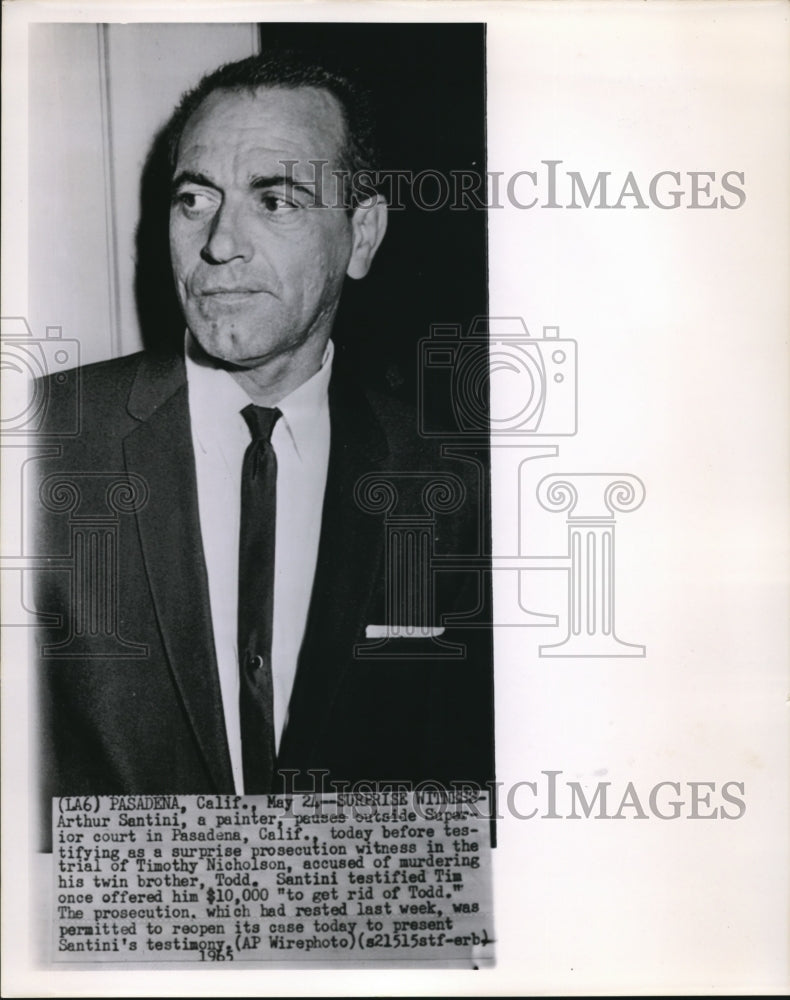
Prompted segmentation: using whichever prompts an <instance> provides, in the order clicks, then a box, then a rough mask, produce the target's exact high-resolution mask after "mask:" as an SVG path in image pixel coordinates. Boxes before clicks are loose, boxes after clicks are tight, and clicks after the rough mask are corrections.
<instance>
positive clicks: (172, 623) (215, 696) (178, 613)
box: [124, 356, 234, 792]
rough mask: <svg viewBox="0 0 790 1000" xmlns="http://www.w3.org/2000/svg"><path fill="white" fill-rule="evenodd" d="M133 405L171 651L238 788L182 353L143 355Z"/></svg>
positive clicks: (218, 757) (207, 748)
mask: <svg viewBox="0 0 790 1000" xmlns="http://www.w3.org/2000/svg"><path fill="white" fill-rule="evenodd" d="M128 408H129V412H130V413H131V414H132V416H133V417H135V418H136V419H137V420H139V421H140V423H139V425H138V426H137V427H136V428H135V429H134V430H133V431H132V432H131V433H130V434H129V435H128V436H127V437H126V439H125V441H124V455H125V459H126V468H127V471H128V472H130V473H131V472H134V473H136V474H137V475H139V476H142V478H143V480H144V481H145V482H146V484H147V485H148V488H149V491H150V495H149V498H148V502H147V503H146V504H145V505H144V506H143V508H142V509H141V510H139V511H138V512H137V515H136V517H137V525H138V530H139V533H140V542H141V546H142V551H143V559H144V562H145V567H146V573H147V575H148V583H149V587H150V589H151V595H152V598H153V602H154V606H155V609H156V616H157V620H158V622H159V627H160V630H161V633H162V638H163V642H164V646H165V651H166V654H167V657H168V660H169V664H170V669H171V670H172V673H173V678H174V680H175V684H176V687H177V689H178V691H179V693H180V696H181V699H182V701H183V704H184V708H185V710H186V714H187V718H188V719H189V722H190V725H191V727H192V730H193V732H194V735H195V739H196V741H197V744H198V746H199V748H200V752H201V754H202V756H203V758H204V761H205V764H206V767H207V769H208V771H209V773H210V774H211V776H212V778H213V781H214V783H215V785H216V790H217V791H230V792H232V791H233V787H234V786H233V776H232V771H231V765H230V754H229V751H228V744H227V737H226V734H225V722H224V716H223V712H222V695H221V691H220V686H219V675H218V670H217V662H216V654H215V647H214V635H213V629H212V625H211V615H210V611H209V609H210V603H209V592H208V581H207V577H206V567H205V562H204V558H203V545H202V541H201V535H200V518H199V512H198V501H197V483H196V479H195V462H194V455H193V451H192V438H191V431H190V423H189V404H188V394H187V382H186V373H185V370H184V363H183V359H181V358H179V357H172V358H154V357H150V356H143V358H142V360H141V363H140V368H139V370H138V375H137V378H136V380H135V383H134V385H133V387H132V391H131V393H130V395H129V404H128Z"/></svg>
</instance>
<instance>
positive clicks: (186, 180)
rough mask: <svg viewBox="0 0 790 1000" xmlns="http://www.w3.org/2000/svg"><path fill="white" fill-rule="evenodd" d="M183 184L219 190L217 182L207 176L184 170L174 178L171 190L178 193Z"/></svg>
mask: <svg viewBox="0 0 790 1000" xmlns="http://www.w3.org/2000/svg"><path fill="white" fill-rule="evenodd" d="M182 184H198V185H200V187H210V188H214V189H215V190H219V189H218V187H217V184H216V182H215V181H213V180H212V179H211V178H210V177H207V176H206V175H205V174H201V173H198V172H195V171H194V170H182V171H181V173H180V174H176V176H175V177H174V178H173V183H172V184H171V188H172V190H173V191H177V190H178V189H179V188H180V187H181V185H182Z"/></svg>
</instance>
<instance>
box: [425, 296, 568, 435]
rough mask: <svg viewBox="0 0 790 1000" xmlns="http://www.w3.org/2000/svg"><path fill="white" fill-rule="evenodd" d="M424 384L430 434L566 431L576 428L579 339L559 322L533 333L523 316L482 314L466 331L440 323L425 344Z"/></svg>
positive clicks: (503, 433) (543, 433) (552, 432)
mask: <svg viewBox="0 0 790 1000" xmlns="http://www.w3.org/2000/svg"><path fill="white" fill-rule="evenodd" d="M418 385H419V396H418V406H419V421H420V424H419V426H420V432H421V434H423V435H425V436H426V437H442V438H445V439H453V438H468V437H470V436H480V435H485V436H489V435H490V436H492V437H499V436H506V437H518V438H524V437H530V438H531V437H561V436H569V435H573V434H575V433H576V430H577V424H578V386H577V345H576V341H575V340H567V339H564V338H561V337H560V334H559V328H558V327H556V326H546V327H543V331H542V336H541V337H533V336H532V335H531V334H530V332H529V330H528V329H527V325H526V323H525V322H524V320H523V319H522V318H521V317H520V316H492V317H486V316H479V317H477V318H476V319H474V320H473V321H472V323H471V324H470V326H469V328H468V330H466V331H463V330H462V328H461V326H460V325H459V324H440V323H435V324H433V325H432V326H431V333H430V336H429V337H427V338H425V339H424V340H421V341H420V344H419V363H418Z"/></svg>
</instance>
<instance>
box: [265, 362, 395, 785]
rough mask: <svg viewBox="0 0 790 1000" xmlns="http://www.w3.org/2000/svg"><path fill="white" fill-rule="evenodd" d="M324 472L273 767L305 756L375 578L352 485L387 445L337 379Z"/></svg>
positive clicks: (368, 536)
mask: <svg viewBox="0 0 790 1000" xmlns="http://www.w3.org/2000/svg"><path fill="white" fill-rule="evenodd" d="M329 413H330V422H331V439H330V449H329V468H328V470H327V482H326V492H325V495H324V508H323V517H322V524H321V536H320V542H319V547H318V561H317V565H316V573H315V581H314V584H313V593H312V599H311V602H310V611H309V614H308V618H307V627H306V629H305V637H304V642H303V643H302V651H301V655H300V657H299V666H298V669H297V674H296V679H295V682H294V688H293V693H292V695H291V701H290V705H289V711H288V724H287V726H286V729H285V732H284V734H283V738H282V742H281V746H280V754H279V760H278V764H279V766H280V767H281V768H282V767H289V766H290V764H291V763H293V764H294V765H296V766H298V764H299V763H300V762H302V761H304V760H305V759H307V758H309V755H310V750H311V748H312V747H314V746H315V745H316V743H317V742H318V740H319V739H320V737H321V734H322V730H323V727H324V726H325V724H326V722H327V721H328V717H329V713H330V709H331V705H332V701H333V700H334V697H335V695H336V694H337V692H338V690H339V688H340V684H341V682H342V680H343V676H344V674H345V673H346V671H347V670H348V668H349V666H350V664H351V662H352V660H353V649H354V645H355V643H357V642H359V641H360V640H361V639H362V638H363V637H364V631H363V630H364V624H365V617H364V616H365V612H366V609H367V606H368V603H369V601H370V598H371V596H372V594H373V592H374V589H375V585H376V583H378V582H379V581H380V579H381V572H382V569H381V566H382V557H383V548H384V531H383V526H382V521H381V518H378V517H375V516H371V515H370V514H369V513H364V512H363V511H362V510H361V509H360V508H359V507H358V505H357V503H356V501H355V499H354V487H355V485H356V483H357V481H358V480H359V478H360V477H361V476H362V475H364V474H365V473H369V472H372V471H376V470H377V469H383V468H385V467H386V466H385V465H384V460H385V459H386V456H387V454H388V448H387V440H386V437H385V435H384V432H383V430H382V428H381V426H380V424H379V422H378V420H377V419H376V416H375V414H374V413H373V411H372V409H371V407H370V404H369V403H368V401H367V399H366V398H365V396H364V395H363V393H362V391H361V390H360V389H358V388H357V387H356V386H354V385H353V384H352V383H351V382H350V380H347V379H346V377H345V376H344V375H343V374H342V373H341V374H337V375H335V374H333V378H332V383H331V384H330V389H329Z"/></svg>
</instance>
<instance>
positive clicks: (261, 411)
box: [241, 403, 282, 442]
mask: <svg viewBox="0 0 790 1000" xmlns="http://www.w3.org/2000/svg"><path fill="white" fill-rule="evenodd" d="M241 415H242V416H243V417H244V420H245V421H246V423H247V426H248V427H249V429H250V434H251V435H252V440H253V441H255V442H257V441H270V440H271V437H272V431H273V430H274V425H275V424H276V423H277V421H278V420H279V419H280V417H281V416H282V413H280V411H279V410H278V409H277V407H276V406H274V407H268V406H255V405H254V403H250V405H249V406H245V407H244V409H243V410H242V411H241Z"/></svg>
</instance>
